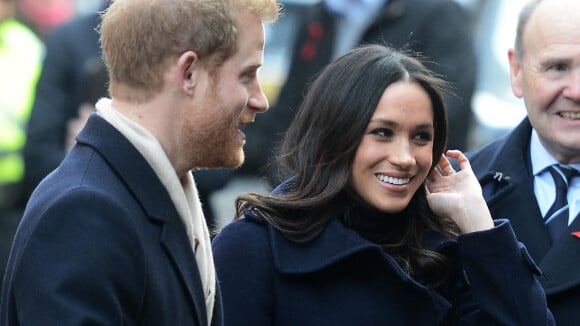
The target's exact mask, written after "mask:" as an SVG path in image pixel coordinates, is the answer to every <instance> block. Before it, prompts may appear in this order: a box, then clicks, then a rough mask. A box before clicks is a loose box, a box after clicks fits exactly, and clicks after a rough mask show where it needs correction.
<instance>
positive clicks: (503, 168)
mask: <svg viewBox="0 0 580 326" xmlns="http://www.w3.org/2000/svg"><path fill="white" fill-rule="evenodd" d="M531 133H532V127H531V125H530V122H529V120H528V119H527V118H525V119H524V120H523V121H522V122H521V123H520V124H519V125H518V126H517V127H516V128H515V129H514V130H513V131H512V132H511V133H509V134H508V135H506V136H504V137H502V138H500V139H498V140H496V141H495V142H492V143H490V144H489V145H487V146H486V147H484V148H482V149H481V150H479V151H477V152H475V153H468V156H469V158H470V160H471V166H472V168H473V171H474V172H475V174H476V175H477V178H478V179H479V181H480V183H481V185H482V188H483V190H484V196H485V198H486V201H487V204H488V206H489V209H490V211H491V213H492V216H497V217H501V218H506V219H509V220H510V223H511V225H512V226H513V228H514V232H515V233H516V235H517V237H518V239H519V240H520V241H521V242H523V243H524V244H525V245H526V247H527V248H528V250H529V252H530V255H531V256H532V257H533V259H534V261H536V262H537V263H538V265H539V267H540V270H541V271H542V273H543V274H544V275H545V277H542V278H540V281H541V282H542V285H543V286H544V289H545V292H546V295H547V299H548V307H549V308H550V310H551V311H552V313H553V314H554V317H555V319H556V322H557V324H558V326H576V325H580V319H579V314H580V238H579V237H578V236H575V235H574V234H577V233H575V232H580V218H578V217H577V218H576V219H575V220H574V222H572V224H571V225H570V226H569V227H568V232H567V234H565V235H564V236H562V237H561V238H560V239H559V240H558V241H556V242H555V243H554V244H551V241H550V235H549V234H548V230H547V229H546V227H545V225H544V219H543V217H542V213H541V212H540V208H539V207H538V204H537V200H536V195H535V194H534V176H533V174H532V168H531V159H530V137H531Z"/></svg>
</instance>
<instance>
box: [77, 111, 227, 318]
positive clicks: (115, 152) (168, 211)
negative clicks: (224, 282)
mask: <svg viewBox="0 0 580 326" xmlns="http://www.w3.org/2000/svg"><path fill="white" fill-rule="evenodd" d="M76 139H77V141H78V142H79V143H81V144H84V145H87V146H90V147H92V148H94V149H95V150H96V151H97V152H99V153H100V154H101V155H102V156H103V158H104V159H105V160H106V161H107V162H108V163H109V164H110V166H111V167H112V168H113V169H114V170H115V172H116V173H117V175H118V176H119V178H121V179H122V180H123V181H124V183H125V185H126V186H127V187H128V188H129V190H130V191H131V193H133V195H134V197H135V198H136V200H138V201H139V203H140V205H141V207H143V210H144V211H145V212H146V214H147V215H148V217H149V218H150V219H151V220H155V221H157V223H159V222H161V223H162V231H161V237H160V239H159V241H160V243H161V245H162V246H163V247H164V248H165V249H166V251H167V253H168V255H169V257H170V259H171V260H172V261H173V262H174V264H175V266H177V271H178V274H179V275H180V276H181V278H182V280H183V282H184V283H185V285H186V288H187V290H188V292H189V294H190V299H191V303H192V305H193V307H194V308H195V312H196V314H195V315H196V316H197V317H198V324H199V325H207V324H208V322H207V311H206V308H205V295H204V293H203V290H202V284H201V277H200V274H199V270H198V267H197V264H196V261H195V257H194V255H193V251H192V249H191V246H190V242H189V239H188V238H187V234H186V232H185V228H184V227H183V224H182V223H181V219H180V217H179V215H178V213H177V211H176V209H175V207H174V205H173V202H172V201H171V198H170V197H169V194H168V192H167V190H166V189H165V187H164V186H163V184H162V183H161V181H160V180H159V178H158V177H157V175H156V174H155V172H154V171H153V169H152V168H151V166H149V164H148V163H147V161H146V160H145V158H143V156H142V155H141V153H139V151H138V150H137V149H136V148H135V147H134V146H133V145H132V144H131V143H130V142H129V141H128V140H127V139H126V138H125V137H124V136H123V135H121V133H120V132H119V131H117V130H116V129H115V128H114V127H113V126H111V125H110V124H109V123H107V122H106V121H105V120H104V119H103V118H101V117H100V116H98V115H97V114H92V115H91V117H90V118H89V120H88V121H87V123H86V125H85V127H84V129H83V130H82V131H81V133H80V134H79V135H78V136H77V138H76ZM218 301H219V298H217V297H216V305H217V304H218Z"/></svg>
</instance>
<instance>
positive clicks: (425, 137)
mask: <svg viewBox="0 0 580 326" xmlns="http://www.w3.org/2000/svg"><path fill="white" fill-rule="evenodd" d="M413 138H414V139H416V140H419V141H425V142H428V141H431V140H433V135H432V134H431V133H429V132H420V133H418V134H416V135H415V137H413Z"/></svg>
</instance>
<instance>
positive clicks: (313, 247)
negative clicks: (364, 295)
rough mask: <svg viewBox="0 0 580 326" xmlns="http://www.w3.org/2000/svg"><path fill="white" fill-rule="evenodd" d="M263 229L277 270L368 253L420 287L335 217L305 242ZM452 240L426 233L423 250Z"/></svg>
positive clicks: (311, 267) (304, 269)
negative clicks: (266, 233)
mask: <svg viewBox="0 0 580 326" xmlns="http://www.w3.org/2000/svg"><path fill="white" fill-rule="evenodd" d="M245 217H246V218H247V219H248V220H251V221H253V222H257V223H263V224H266V222H265V221H264V220H263V219H262V218H260V217H257V216H256V215H255V214H254V213H253V212H251V211H246V212H245ZM267 228H268V237H269V238H270V241H271V243H272V254H273V258H274V265H275V267H276V269H277V270H279V271H280V272H281V273H285V274H308V273H314V272H317V271H320V270H323V269H325V268H328V267H330V266H332V265H334V264H336V263H338V262H340V261H342V260H344V259H346V258H348V257H350V256H353V255H357V254H359V253H363V252H370V253H372V254H374V255H375V256H376V257H377V261H379V260H382V261H384V262H385V263H386V266H387V268H388V269H390V270H392V271H394V273H395V275H397V277H398V278H400V279H401V280H403V281H405V282H411V283H414V284H416V285H417V286H418V287H421V288H423V286H422V285H419V284H418V283H417V282H416V281H415V280H413V279H412V278H410V277H409V275H408V274H407V273H405V272H404V271H403V270H402V269H401V267H400V266H399V265H398V264H397V263H396V262H395V260H394V259H393V258H392V257H391V256H389V255H387V254H385V253H384V251H383V249H382V248H381V247H380V246H378V245H376V244H374V243H371V242H370V241H368V240H366V239H364V238H362V237H360V236H359V235H358V234H357V233H356V232H354V231H353V230H351V229H349V228H347V227H346V226H344V225H343V224H342V223H341V222H340V221H339V220H338V218H334V219H332V220H330V221H329V222H328V224H327V225H326V227H325V229H324V230H323V231H322V232H321V233H320V235H318V236H317V237H316V238H315V239H313V240H310V241H308V242H305V243H296V242H294V241H290V240H289V239H287V238H286V237H284V236H283V235H282V233H281V232H279V231H278V230H276V229H275V228H274V227H272V226H271V225H267ZM455 243H456V242H455V241H454V240H450V239H448V238H446V237H444V236H443V235H440V234H435V233H433V234H428V235H427V236H426V240H425V241H424V244H425V247H426V248H427V249H430V250H435V251H436V250H440V249H442V248H443V247H447V246H453V245H454V244H455Z"/></svg>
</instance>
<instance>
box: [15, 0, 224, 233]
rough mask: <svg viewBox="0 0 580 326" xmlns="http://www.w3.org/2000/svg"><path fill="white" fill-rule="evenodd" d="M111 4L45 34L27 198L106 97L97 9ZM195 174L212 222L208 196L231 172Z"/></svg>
mask: <svg viewBox="0 0 580 326" xmlns="http://www.w3.org/2000/svg"><path fill="white" fill-rule="evenodd" d="M108 3H109V1H108V0H102V1H100V3H99V6H98V7H95V8H94V11H93V12H92V13H88V14H81V15H79V16H78V17H76V18H75V19H73V20H71V21H70V22H66V23H64V24H62V25H61V26H59V27H57V28H55V29H54V30H53V31H51V32H49V33H48V35H47V38H46V57H45V59H44V64H43V70H42V73H41V75H40V79H39V81H38V86H37V88H36V99H35V102H34V106H33V108H32V113H31V117H30V121H29V124H28V129H27V142H26V146H25V148H24V159H25V165H26V169H25V178H24V180H25V181H24V184H25V193H26V195H27V196H29V195H30V194H31V193H32V191H33V190H34V188H35V187H36V186H37V185H38V183H39V182H40V181H41V180H42V179H43V178H44V177H45V176H47V175H48V174H49V173H50V172H51V171H52V170H54V169H55V168H56V167H57V166H58V164H59V163H60V162H61V161H62V159H63V158H64V156H65V155H66V153H67V152H68V151H69V150H70V149H71V148H72V146H73V145H74V144H75V142H76V141H75V137H76V136H77V134H78V133H79V131H80V130H81V129H82V128H83V127H84V125H85V122H86V121H87V119H88V117H89V115H90V114H91V113H92V112H94V111H95V107H94V105H95V103H96V102H97V101H98V100H99V99H100V98H102V97H106V96H108V92H107V80H108V76H107V71H106V69H105V65H104V62H103V60H102V54H101V50H100V47H99V39H98V38H99V35H98V32H97V30H96V28H97V26H98V25H99V24H100V22H101V18H100V16H99V11H103V10H104V9H105V8H106V7H107V6H108ZM194 173H195V177H196V182H197V185H198V190H199V194H200V197H201V201H202V204H203V209H204V213H205V217H206V219H207V221H208V224H209V225H210V226H213V225H214V224H215V223H214V214H213V210H212V208H211V207H210V204H209V200H208V197H209V195H210V194H211V193H212V192H213V191H215V190H217V189H220V188H221V187H222V186H223V185H224V184H225V183H226V181H227V180H228V176H229V174H230V173H231V172H230V171H228V170H199V171H195V172H194Z"/></svg>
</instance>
